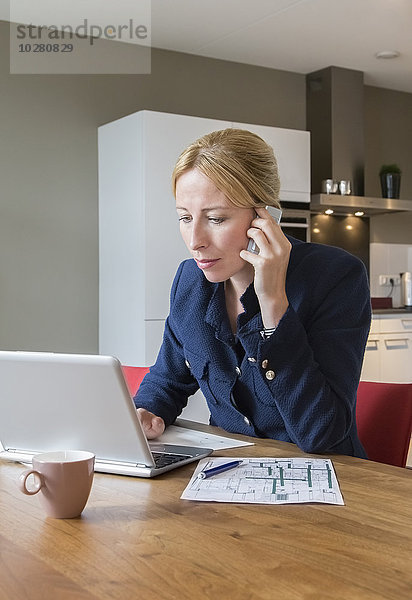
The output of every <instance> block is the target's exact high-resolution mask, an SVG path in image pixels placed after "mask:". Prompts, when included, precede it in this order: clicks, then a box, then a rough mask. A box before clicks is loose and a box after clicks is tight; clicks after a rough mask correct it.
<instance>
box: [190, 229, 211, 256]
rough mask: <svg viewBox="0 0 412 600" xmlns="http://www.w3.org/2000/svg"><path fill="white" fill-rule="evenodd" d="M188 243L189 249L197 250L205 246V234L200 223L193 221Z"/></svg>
mask: <svg viewBox="0 0 412 600" xmlns="http://www.w3.org/2000/svg"><path fill="white" fill-rule="evenodd" d="M189 245H190V249H191V250H198V249H199V248H205V247H206V246H207V240H206V234H205V231H204V229H203V227H202V226H201V225H199V224H196V223H193V225H192V231H191V235H190V243H189Z"/></svg>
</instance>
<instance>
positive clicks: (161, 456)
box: [152, 452, 188, 468]
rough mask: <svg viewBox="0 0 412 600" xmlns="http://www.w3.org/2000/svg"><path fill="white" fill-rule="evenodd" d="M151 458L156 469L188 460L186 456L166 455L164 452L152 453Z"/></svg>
mask: <svg viewBox="0 0 412 600" xmlns="http://www.w3.org/2000/svg"><path fill="white" fill-rule="evenodd" d="M152 456H153V459H154V461H155V463H156V467H157V468H160V467H167V466H168V465H172V464H173V463H177V462H180V461H181V460H184V459H185V458H188V457H187V455H186V454H167V453H165V452H152Z"/></svg>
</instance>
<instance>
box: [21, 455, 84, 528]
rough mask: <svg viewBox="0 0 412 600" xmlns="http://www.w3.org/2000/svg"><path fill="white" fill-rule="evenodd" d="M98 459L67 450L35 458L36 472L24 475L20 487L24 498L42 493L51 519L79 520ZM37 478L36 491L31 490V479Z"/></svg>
mask: <svg viewBox="0 0 412 600" xmlns="http://www.w3.org/2000/svg"><path fill="white" fill-rule="evenodd" d="M94 459H95V455H94V454H93V453H92V452H85V451H83V450H63V451H59V452H45V453H44V454H37V456H34V457H33V460H32V463H33V468H32V469H29V470H27V471H24V472H23V473H22V474H21V475H20V481H19V487H20V490H21V491H22V492H23V494H27V495H29V496H33V495H34V494H37V493H38V492H41V494H40V500H41V502H42V504H43V508H44V509H45V511H46V514H47V516H49V517H54V518H55V519H72V518H74V517H78V516H79V515H80V514H81V513H82V511H83V509H84V507H85V506H86V502H87V499H88V497H89V494H90V490H91V487H92V483H93V475H94ZM29 475H33V477H34V479H35V487H33V488H32V489H29V488H28V487H27V478H28V477H29Z"/></svg>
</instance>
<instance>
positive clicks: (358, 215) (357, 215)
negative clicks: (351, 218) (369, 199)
mask: <svg viewBox="0 0 412 600" xmlns="http://www.w3.org/2000/svg"><path fill="white" fill-rule="evenodd" d="M364 214H365V213H364V212H363V210H357V211H356V212H355V217H363V215H364Z"/></svg>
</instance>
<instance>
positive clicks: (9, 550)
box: [0, 424, 412, 600]
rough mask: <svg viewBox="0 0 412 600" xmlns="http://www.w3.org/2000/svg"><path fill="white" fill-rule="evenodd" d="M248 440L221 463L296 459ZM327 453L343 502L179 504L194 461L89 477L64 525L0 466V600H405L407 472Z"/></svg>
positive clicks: (292, 450) (410, 592) (408, 587)
mask: <svg viewBox="0 0 412 600" xmlns="http://www.w3.org/2000/svg"><path fill="white" fill-rule="evenodd" d="M196 427H197V428H198V429H205V430H209V431H211V432H216V433H218V434H220V435H224V433H223V432H222V431H221V430H218V429H216V428H210V427H207V426H200V425H198V424H196ZM233 437H239V439H242V436H233ZM246 439H248V438H246ZM251 441H253V442H255V445H254V446H247V447H242V448H237V449H231V450H225V451H220V452H219V456H228V457H235V456H240V457H250V456H261V457H265V456H267V457H289V456H302V455H303V453H302V452H301V451H300V450H299V449H298V448H297V447H296V446H294V445H293V444H287V443H284V442H276V441H273V440H256V439H253V440H251ZM330 458H332V461H333V464H334V466H335V470H336V474H337V477H338V480H339V483H340V487H341V491H342V494H343V496H344V500H345V506H333V505H321V504H304V505H302V504H300V505H297V504H295V505H282V506H270V505H242V504H223V503H205V502H192V501H183V500H180V496H181V494H182V492H183V490H184V488H185V487H186V485H187V483H188V481H189V478H190V476H191V474H192V473H193V470H194V465H193V464H192V465H187V466H185V467H181V468H179V469H176V470H175V471H172V472H170V473H167V474H165V475H162V476H159V477H156V478H154V479H151V480H147V479H139V478H133V477H123V476H118V475H106V474H98V473H96V475H95V479H94V483H93V488H92V492H91V495H90V499H89V502H88V504H87V506H86V508H85V510H84V512H83V514H82V516H81V517H79V518H77V519H67V520H60V519H50V518H46V517H45V516H44V514H43V511H42V508H41V506H40V503H39V499H38V498H37V497H28V496H25V495H23V494H22V493H21V492H20V491H19V490H18V488H17V480H18V476H19V474H20V472H21V471H23V470H24V468H25V467H24V466H22V465H19V464H14V463H8V462H5V461H0V559H1V560H0V599H1V600H3V599H4V600H20V599H21V600H23V599H25V600H26V599H29V600H37V599H39V600H48V599H49V598H50V599H56V600H60V599H62V600H66V599H72V598H73V599H79V600H91V599H93V598H94V599H97V598H98V599H121V600H129V599H133V600H134V599H137V598H139V599H140V598H142V599H144V600H163V599H164V600H175V599H179V600H194V599H196V600H197V599H211V600H212V599H213V600H216V599H219V600H221V599H226V598H227V599H231V600H232V599H235V600H236V599H239V600H255V599H256V600H273V599H277V598H279V599H281V600H289V599H311V600H312V599H313V600H315V599H316V600H322V599H327V598H334V599H350V600H357V599H358V598H359V599H361V600H378V599H382V600H390V599H393V600H395V599H396V600H402V599H405V600H406V599H407V600H410V598H411V597H412V472H411V471H410V470H407V469H400V468H397V467H391V466H387V465H382V464H378V463H373V462H370V461H366V460H361V459H356V458H351V457H346V456H333V455H330Z"/></svg>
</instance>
